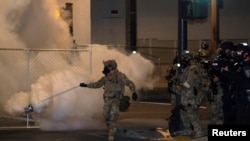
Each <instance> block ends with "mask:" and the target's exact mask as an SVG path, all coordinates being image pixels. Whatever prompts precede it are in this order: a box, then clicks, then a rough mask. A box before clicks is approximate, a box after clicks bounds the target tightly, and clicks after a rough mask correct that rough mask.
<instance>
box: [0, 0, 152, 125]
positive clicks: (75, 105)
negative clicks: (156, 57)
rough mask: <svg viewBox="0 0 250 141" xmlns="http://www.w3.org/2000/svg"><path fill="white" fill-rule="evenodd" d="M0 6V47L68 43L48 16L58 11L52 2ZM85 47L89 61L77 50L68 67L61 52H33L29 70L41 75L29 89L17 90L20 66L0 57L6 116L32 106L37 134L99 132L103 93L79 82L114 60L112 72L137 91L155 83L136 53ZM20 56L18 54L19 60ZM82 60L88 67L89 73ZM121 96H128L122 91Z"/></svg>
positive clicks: (63, 27)
mask: <svg viewBox="0 0 250 141" xmlns="http://www.w3.org/2000/svg"><path fill="white" fill-rule="evenodd" d="M48 5H50V6H49V7H48ZM1 7H2V8H3V9H1V13H0V16H1V17H3V18H2V20H3V21H2V22H1V24H3V26H1V25H0V30H1V31H4V33H6V35H7V36H6V37H4V36H3V35H2V34H1V35H0V41H2V42H3V43H4V44H2V45H1V46H0V47H1V48H28V49H31V48H39V49H42V48H70V47H71V43H72V39H71V37H70V35H69V33H68V26H67V24H66V23H65V22H64V21H63V20H61V19H60V18H56V17H55V15H54V12H55V11H56V10H58V9H59V8H58V6H57V3H56V1H51V0H26V1H25V0H23V1H22V2H21V1H20V2H19V1H18V2H17V1H16V0H8V1H7V2H1ZM6 15H11V17H10V18H9V17H8V16H6ZM2 28H3V29H2ZM86 49H87V50H91V58H88V57H86V54H85V53H84V52H79V53H80V54H79V56H78V57H77V59H75V60H74V62H73V63H72V62H70V63H69V61H68V60H67V57H65V54H63V55H62V54H61V53H57V54H47V53H44V52H40V53H38V54H33V57H32V58H30V59H31V60H30V61H32V62H36V63H34V64H32V65H31V66H29V67H30V68H31V70H32V71H33V72H36V71H35V70H39V72H41V71H42V73H36V74H35V76H37V77H35V78H36V79H35V80H34V81H32V84H31V86H30V91H25V90H23V89H22V84H20V83H17V82H20V81H17V80H22V79H23V78H19V76H18V75H15V71H17V70H18V71H22V69H24V68H25V65H26V64H25V63H23V64H22V63H20V62H19V61H17V59H13V57H9V56H8V55H5V54H0V58H1V61H0V63H1V64H0V66H1V68H3V69H1V78H2V79H4V82H5V83H6V84H5V85H6V86H8V87H3V88H2V87H1V89H2V90H1V92H2V93H3V94H2V95H1V104H4V110H5V111H6V112H7V113H8V114H10V115H13V116H18V115H20V114H23V113H24V108H25V107H26V106H28V105H29V104H31V105H32V106H33V107H34V112H32V113H31V114H32V118H33V119H34V120H35V121H36V124H37V125H38V126H39V127H40V128H41V129H43V130H71V129H100V128H105V125H104V122H103V117H102V106H103V96H102V93H103V89H102V88H99V89H89V88H80V87H79V83H81V82H85V83H90V82H93V81H97V80H98V79H99V78H100V77H101V76H102V75H103V74H102V70H103V60H108V59H115V60H116V61H117V63H118V69H119V70H120V71H121V72H124V73H125V74H126V75H127V76H128V78H130V79H131V80H132V81H133V82H134V83H135V85H136V88H137V90H140V89H142V88H148V89H150V88H153V84H154V82H155V81H156V79H155V78H151V77H152V74H153V71H154V65H153V64H152V62H150V61H149V60H147V59H145V58H143V57H142V56H141V55H140V54H135V55H126V54H125V53H124V52H122V51H118V50H116V49H110V48H108V47H107V46H105V45H90V46H89V47H87V48H86ZM51 56H53V57H54V58H57V59H55V60H62V61H61V62H60V64H55V63H53V61H50V60H49V58H50V57H51ZM25 57H26V56H25V55H20V56H18V58H19V60H20V58H25ZM14 58H15V57H14ZM86 58H87V59H86ZM44 60H45V61H44ZM44 62H46V63H44ZM87 62H91V64H92V72H91V73H90V68H89V64H87ZM81 63H82V64H83V65H81V68H78V67H79V65H76V64H81ZM85 63H86V64H85ZM41 68H42V70H41ZM22 81H25V80H22ZM11 88H13V89H11ZM10 89H11V90H10ZM126 95H129V96H130V95H131V93H130V91H129V90H128V89H126Z"/></svg>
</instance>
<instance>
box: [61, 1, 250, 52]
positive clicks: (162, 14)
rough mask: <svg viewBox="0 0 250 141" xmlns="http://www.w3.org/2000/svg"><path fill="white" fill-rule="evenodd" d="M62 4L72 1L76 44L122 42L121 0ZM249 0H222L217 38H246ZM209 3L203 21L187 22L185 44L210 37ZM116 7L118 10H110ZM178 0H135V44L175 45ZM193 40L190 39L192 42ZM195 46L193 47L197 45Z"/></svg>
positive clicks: (249, 37) (118, 43) (249, 35)
mask: <svg viewBox="0 0 250 141" xmlns="http://www.w3.org/2000/svg"><path fill="white" fill-rule="evenodd" d="M58 1H59V2H60V4H61V5H62V6H64V4H65V3H66V2H72V3H73V7H74V8H73V24H74V25H73V28H74V38H75V39H76V41H77V43H78V44H89V43H92V44H94V43H97V44H115V45H125V43H126V39H125V37H126V34H125V32H126V30H125V26H126V25H125V20H126V19H125V1H124V0H58ZM249 5H250V1H249V0H240V1H237V0H224V4H223V8H222V9H220V10H219V13H220V14H219V15H220V18H219V22H220V26H219V27H220V39H222V40H233V41H235V42H242V41H249V40H250V32H249V29H248V25H250V18H248V17H250V9H249V8H248V6H249ZM210 9H211V6H210V5H209V9H208V10H209V15H208V18H207V19H206V20H205V21H202V22H198V23H197V22H196V23H193V22H189V23H188V40H189V44H188V48H197V47H198V46H199V43H200V42H201V41H202V40H210V38H211V36H212V29H211V14H210V13H211V11H210ZM113 10H116V11H117V13H116V14H114V13H112V11H113ZM177 28H178V1H177V0H137V39H138V46H150V47H153V46H157V47H169V48H171V47H176V45H177V43H176V41H177V39H178V29H177ZM191 42H192V43H191ZM196 45H197V47H193V46H196Z"/></svg>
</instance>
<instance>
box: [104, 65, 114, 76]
mask: <svg viewBox="0 0 250 141" xmlns="http://www.w3.org/2000/svg"><path fill="white" fill-rule="evenodd" d="M111 70H112V67H111V66H105V67H104V68H103V71H102V73H103V74H104V75H105V76H106V75H108V74H109V73H110V71H111Z"/></svg>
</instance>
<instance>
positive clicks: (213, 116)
mask: <svg viewBox="0 0 250 141" xmlns="http://www.w3.org/2000/svg"><path fill="white" fill-rule="evenodd" d="M216 91H217V92H216V94H212V95H213V100H212V102H211V111H210V117H209V118H210V123H209V124H212V125H213V124H216V122H217V120H218V119H219V118H223V109H222V105H223V103H222V96H223V89H222V88H221V86H220V82H217V83H216Z"/></svg>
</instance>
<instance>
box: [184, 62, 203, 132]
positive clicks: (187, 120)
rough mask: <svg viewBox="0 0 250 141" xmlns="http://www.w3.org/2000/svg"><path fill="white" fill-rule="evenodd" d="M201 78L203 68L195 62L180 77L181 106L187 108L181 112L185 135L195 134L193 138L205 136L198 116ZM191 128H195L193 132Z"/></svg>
mask: <svg viewBox="0 0 250 141" xmlns="http://www.w3.org/2000/svg"><path fill="white" fill-rule="evenodd" d="M201 77H202V74H201V67H200V66H198V65H197V64H195V62H194V61H192V62H191V63H190V62H189V65H188V66H187V67H186V68H185V69H184V72H183V73H182V74H181V75H180V87H181V89H182V90H181V94H182V95H181V104H182V106H184V107H185V110H181V119H182V122H183V125H184V127H185V130H184V134H192V133H193V132H194V136H193V137H201V136H204V131H203V129H202V126H201V123H200V120H199V114H198V110H199V104H200V97H199V96H198V90H199V88H200V84H201ZM191 126H193V131H192V130H191V129H192V127H191Z"/></svg>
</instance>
